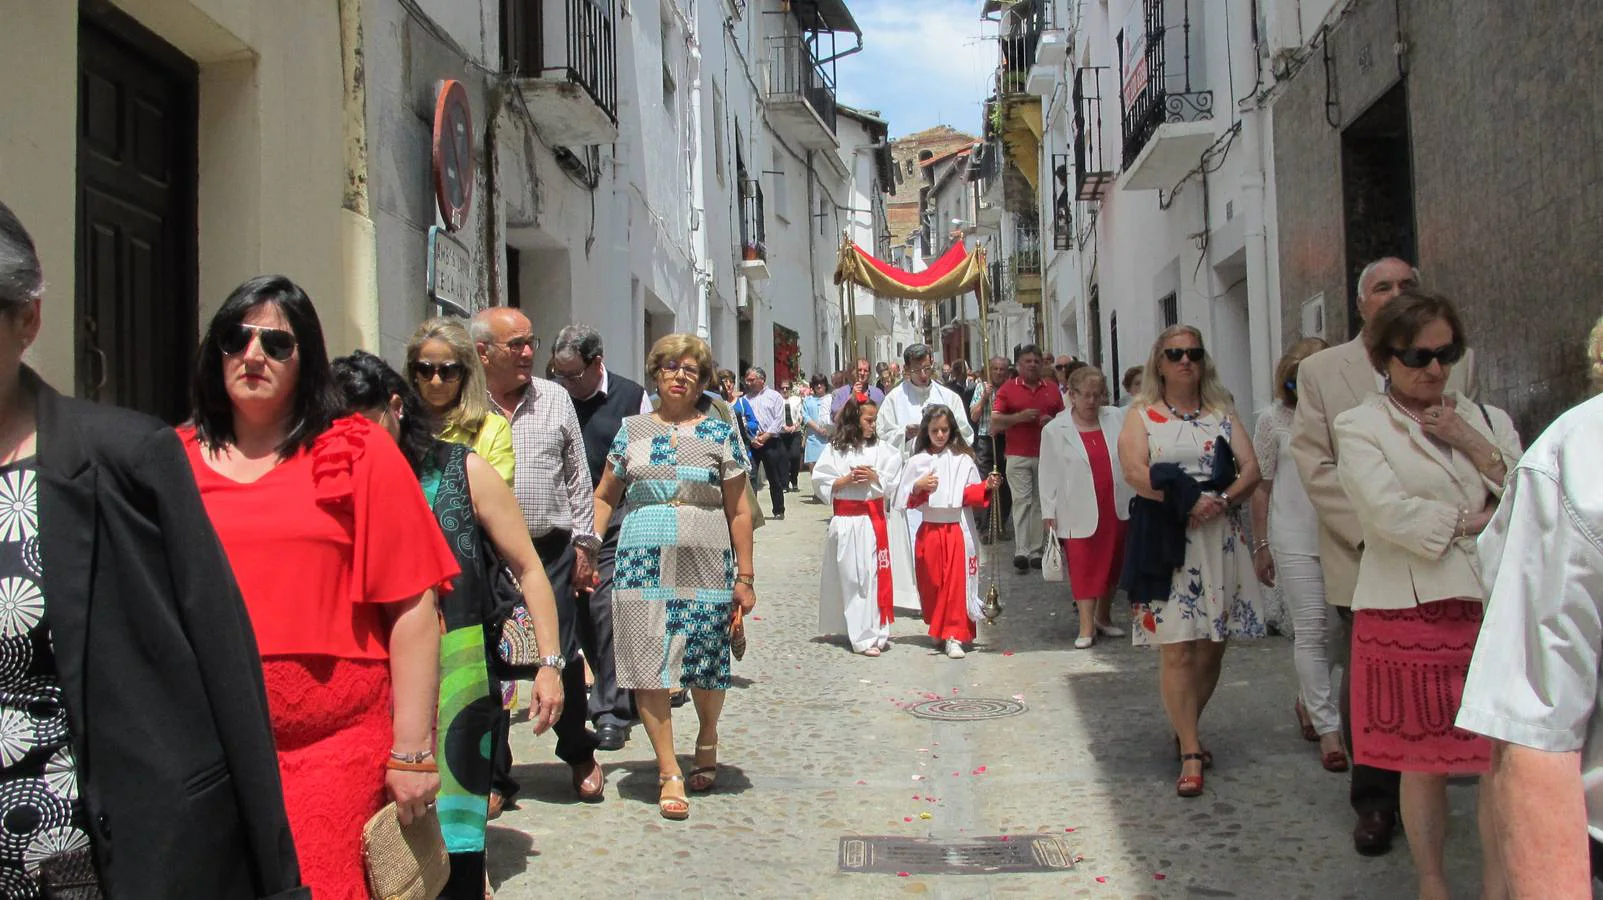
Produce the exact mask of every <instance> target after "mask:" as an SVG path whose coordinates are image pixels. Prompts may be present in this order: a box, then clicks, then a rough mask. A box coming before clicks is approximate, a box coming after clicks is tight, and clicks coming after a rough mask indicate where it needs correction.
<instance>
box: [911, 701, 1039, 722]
mask: <svg viewBox="0 0 1603 900" xmlns="http://www.w3.org/2000/svg"><path fill="white" fill-rule="evenodd" d="M1026 709H1027V707H1026V706H1025V705H1024V704H1023V703H1020V702H1019V701H1017V700H991V699H987V698H984V697H947V698H945V699H941V700H926V701H924V702H923V703H915V704H913V705H912V706H909V707H908V708H907V711H908V712H910V713H912V714H913V715H915V716H918V717H919V718H920V719H935V720H936V721H941V722H976V721H980V720H982V719H1005V718H1007V717H1008V716H1016V715H1018V714H1019V713H1021V712H1024V711H1025V710H1026Z"/></svg>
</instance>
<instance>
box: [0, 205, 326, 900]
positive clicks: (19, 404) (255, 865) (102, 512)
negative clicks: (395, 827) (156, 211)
mask: <svg viewBox="0 0 1603 900" xmlns="http://www.w3.org/2000/svg"><path fill="white" fill-rule="evenodd" d="M43 293H44V273H43V271H42V270H41V269H40V266H39V256H38V253H37V252H36V251H35V249H34V244H33V239H32V238H31V237H29V235H28V232H27V230H26V229H24V228H23V226H22V223H21V222H20V221H18V220H17V217H16V216H15V215H13V214H12V212H11V210H10V209H9V208H8V207H6V205H5V204H3V203H0V409H4V410H6V415H5V417H4V420H3V422H0V448H3V451H0V495H3V496H4V497H5V500H6V503H5V506H4V509H3V510H0V578H3V582H4V585H5V591H6V595H7V600H8V602H7V605H6V613H5V616H4V617H3V620H4V629H3V630H4V646H5V653H4V660H5V664H4V666H0V722H5V723H9V724H7V725H5V727H4V731H5V741H4V747H5V752H4V754H3V755H0V821H3V822H4V831H5V840H4V841H0V893H3V894H4V895H5V896H6V897H16V898H35V897H40V896H69V895H70V896H78V895H79V894H78V891H77V890H75V889H73V888H72V886H71V882H70V881H68V880H66V878H64V877H63V876H67V877H71V876H74V875H77V874H80V873H90V874H91V876H92V878H93V880H94V881H96V882H98V890H97V891H96V893H95V895H96V896H101V895H104V896H107V897H118V898H121V897H133V898H141V900H146V898H148V900H156V898H165V897H217V898H224V900H247V898H268V897H271V898H276V900H285V898H290V897H300V898H304V897H308V896H310V895H309V893H308V892H307V890H306V889H305V888H302V887H300V884H301V879H300V873H299V870H298V868H297V864H296V858H295V850H294V846H293V844H292V842H291V840H290V831H289V821H288V819H287V818H286V816H285V813H284V800H283V797H282V795H281V790H280V786H279V777H278V764H277V760H276V759H275V757H274V755H273V732H272V723H271V721H270V720H269V718H268V712H267V697H266V695H265V693H264V690H263V687H262V670H261V663H260V661H259V660H258V658H257V655H256V642H255V639H254V638H253V637H252V635H251V627H250V620H249V618H248V617H247V616H246V613H245V605H244V601H242V600H241V599H240V595H239V588H238V586H237V585H236V584H235V582H234V577H233V574H232V573H231V572H230V571H229V569H228V559H227V558H226V557H225V556H224V555H223V552H222V548H221V547H219V546H218V544H217V537H216V534H215V533H214V532H213V531H212V527H211V522H210V521H209V520H208V519H207V517H206V510H205V508H204V507H202V506H201V503H200V495H199V493H198V492H197V491H196V490H195V479H194V477H193V476H192V475H191V474H190V470H189V465H188V463H187V462H186V461H185V459H184V450H183V446H182V445H181V444H180V442H179V440H178V438H177V436H176V435H174V434H173V432H172V429H171V428H168V427H167V426H166V425H163V424H162V423H161V422H158V421H156V420H155V419H152V418H149V417H147V416H143V415H140V414H138V413H133V412H128V411H126V410H120V409H114V408H112V407H108V406H101V405H98V404H94V403H85V402H82V401H79V400H73V399H70V398H67V397H63V396H61V395H60V394H58V393H56V391H55V390H53V389H52V388H51V387H50V386H49V385H47V384H45V383H44V382H43V381H41V380H40V378H39V376H38V375H35V374H34V372H33V370H32V369H30V368H28V367H27V366H25V365H23V364H22V355H23V353H24V352H25V351H26V350H27V348H28V346H29V345H30V344H32V343H33V341H34V339H35V338H36V337H38V335H39V328H40V325H41V322H42V320H41V309H40V307H41V305H42V300H41V298H42V296H43ZM91 608H93V610H94V613H93V614H92V615H91ZM80 760H83V761H88V760H93V763H94V764H93V767H92V768H91V767H85V766H83V765H81V764H80ZM112 823H116V829H117V830H116V840H115V841H113V839H112ZM145 825H148V826H149V827H144V826H145ZM58 891H59V892H61V893H57V892H58ZM84 896H88V894H87V893H85V894H84Z"/></svg>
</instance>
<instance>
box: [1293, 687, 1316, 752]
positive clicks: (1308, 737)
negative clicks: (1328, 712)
mask: <svg viewBox="0 0 1603 900" xmlns="http://www.w3.org/2000/svg"><path fill="white" fill-rule="evenodd" d="M1295 709H1296V713H1297V724H1298V725H1300V726H1302V739H1303V740H1305V741H1307V742H1308V743H1310V744H1316V743H1318V742H1319V732H1317V731H1315V730H1314V723H1313V721H1312V720H1311V719H1309V718H1308V708H1307V707H1305V706H1303V705H1302V698H1301V697H1298V698H1297V706H1296V707H1295Z"/></svg>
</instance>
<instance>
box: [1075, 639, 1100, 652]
mask: <svg viewBox="0 0 1603 900" xmlns="http://www.w3.org/2000/svg"><path fill="white" fill-rule="evenodd" d="M1094 643H1096V638H1094V637H1089V636H1087V637H1077V638H1075V639H1074V649H1076V650H1084V649H1086V648H1087V647H1090V646H1091V645H1092V644H1094Z"/></svg>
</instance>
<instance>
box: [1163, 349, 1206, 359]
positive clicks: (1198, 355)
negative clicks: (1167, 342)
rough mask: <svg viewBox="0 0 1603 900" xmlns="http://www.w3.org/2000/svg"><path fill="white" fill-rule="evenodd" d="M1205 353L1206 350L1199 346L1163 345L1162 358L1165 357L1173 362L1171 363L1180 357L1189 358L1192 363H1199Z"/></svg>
mask: <svg viewBox="0 0 1603 900" xmlns="http://www.w3.org/2000/svg"><path fill="white" fill-rule="evenodd" d="M1206 355H1207V352H1206V351H1204V350H1203V349H1202V348H1201V347H1165V348H1163V356H1164V358H1165V359H1167V360H1168V361H1169V362H1173V363H1177V362H1179V361H1180V360H1182V359H1189V360H1191V361H1192V362H1194V363H1199V362H1202V358H1203V357H1204V356H1206Z"/></svg>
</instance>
